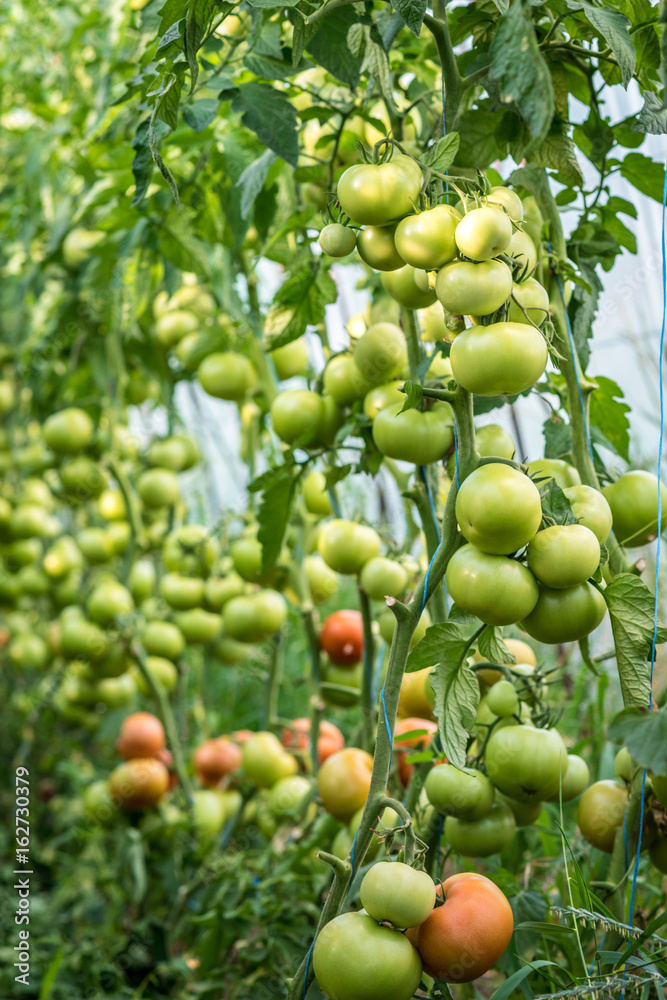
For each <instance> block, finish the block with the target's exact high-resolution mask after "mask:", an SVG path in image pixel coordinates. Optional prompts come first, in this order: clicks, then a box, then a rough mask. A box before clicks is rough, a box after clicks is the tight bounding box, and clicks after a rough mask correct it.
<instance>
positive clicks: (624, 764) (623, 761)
mask: <svg viewBox="0 0 667 1000" xmlns="http://www.w3.org/2000/svg"><path fill="white" fill-rule="evenodd" d="M614 771H616V777H617V778H620V779H621V781H625V782H627V783H628V784H629V783H630V781H631V779H632V771H633V763H632V757H631V755H630V751H629V750H628V748H627V747H621V749H620V750H619V751H618V753H617V754H616V756H615V757H614ZM586 784H588V782H587V783H586ZM654 788H655V786H654Z"/></svg>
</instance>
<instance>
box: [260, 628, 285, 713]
mask: <svg viewBox="0 0 667 1000" xmlns="http://www.w3.org/2000/svg"><path fill="white" fill-rule="evenodd" d="M269 642H270V643H271V650H270V656H269V677H268V681H267V684H266V691H265V702H264V724H265V728H266V729H271V728H272V727H273V726H275V725H276V720H277V718H278V696H279V694H280V683H281V681H282V676H283V649H284V645H283V641H282V636H281V635H280V632H275V633H274V634H273V635H272V636H271V638H270V640H269Z"/></svg>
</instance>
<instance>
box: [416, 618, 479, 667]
mask: <svg viewBox="0 0 667 1000" xmlns="http://www.w3.org/2000/svg"><path fill="white" fill-rule="evenodd" d="M475 621H477V619H475ZM474 631H475V630H474V628H470V627H468V628H464V627H463V626H462V625H459V624H457V623H456V622H451V621H449V622H437V623H436V624H435V625H430V626H429V627H428V628H427V629H426V632H425V633H424V636H423V638H421V639H420V640H419V642H418V643H416V645H415V646H414V648H413V649H411V650H410V655H409V656H408V662H407V664H406V667H405V672H406V674H411V673H414V671H415V670H423V669H424V667H433V666H435V664H436V663H438V662H439V661H440V660H441V659H442V658H443V657H444V656H445V653H447V655H448V657H449V656H450V654H451V653H452V650H453V651H454V655H456V654H457V653H458V652H460V653H461V656H462V655H463V653H464V652H465V650H466V649H467V647H468V643H469V642H470V638H471V636H472V634H473V632H474ZM460 659H461V657H459V662H460Z"/></svg>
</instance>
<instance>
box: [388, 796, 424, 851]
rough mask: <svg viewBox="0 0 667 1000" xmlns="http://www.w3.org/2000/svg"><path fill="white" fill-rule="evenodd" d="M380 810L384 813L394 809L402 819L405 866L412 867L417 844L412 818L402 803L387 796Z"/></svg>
mask: <svg viewBox="0 0 667 1000" xmlns="http://www.w3.org/2000/svg"><path fill="white" fill-rule="evenodd" d="M380 808H381V809H382V810H383V811H384V810H385V809H393V810H394V812H395V813H397V814H398V816H399V818H400V819H401V821H402V826H403V830H404V833H405V864H406V865H412V863H413V861H414V860H415V847H416V842H417V836H416V834H415V828H414V826H413V824H412V816H411V815H410V813H409V812H408V810H407V809H406V808H405V806H404V805H403V803H402V802H399V801H398V799H392V798H391V797H389V796H386V795H385V797H384V798H383V799H382V801H381V802H380Z"/></svg>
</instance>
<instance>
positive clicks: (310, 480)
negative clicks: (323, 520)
mask: <svg viewBox="0 0 667 1000" xmlns="http://www.w3.org/2000/svg"><path fill="white" fill-rule="evenodd" d="M301 495H302V496H303V502H304V503H305V505H306V509H307V510H308V511H310V513H311V514H317V515H318V516H319V517H326V516H327V515H328V514H331V513H332V511H333V507H332V506H331V500H330V498H329V494H328V492H327V480H326V476H325V475H324V473H323V472H318V471H317V470H314V471H313V472H310V473H309V474H308V475H307V476H306V478H305V479H304V481H303V483H302V484H301Z"/></svg>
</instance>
